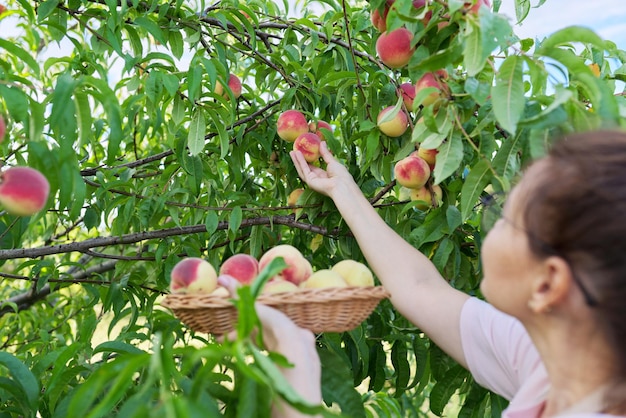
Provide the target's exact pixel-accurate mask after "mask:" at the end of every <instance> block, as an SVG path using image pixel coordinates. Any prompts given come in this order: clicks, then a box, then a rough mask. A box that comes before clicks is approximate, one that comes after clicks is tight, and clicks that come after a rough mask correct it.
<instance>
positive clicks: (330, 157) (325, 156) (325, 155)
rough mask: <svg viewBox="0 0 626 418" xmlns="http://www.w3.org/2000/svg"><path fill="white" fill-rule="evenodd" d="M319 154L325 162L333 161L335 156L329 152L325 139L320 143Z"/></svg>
mask: <svg viewBox="0 0 626 418" xmlns="http://www.w3.org/2000/svg"><path fill="white" fill-rule="evenodd" d="M320 155H321V156H322V158H323V159H324V162H326V164H329V163H331V162H334V161H335V157H334V156H333V154H332V152H330V150H329V149H328V143H327V142H326V141H322V143H321V144H320Z"/></svg>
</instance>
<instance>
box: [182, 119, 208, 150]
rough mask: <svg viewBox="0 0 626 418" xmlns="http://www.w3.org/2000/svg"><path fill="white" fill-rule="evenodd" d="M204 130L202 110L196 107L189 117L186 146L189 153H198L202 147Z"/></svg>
mask: <svg viewBox="0 0 626 418" xmlns="http://www.w3.org/2000/svg"><path fill="white" fill-rule="evenodd" d="M205 132H206V122H205V120H204V112H203V111H202V109H200V108H197V109H196V111H195V112H194V114H193V117H192V118H191V124H190V125H189V135H188V136H187V147H188V148H189V152H190V153H191V155H192V156H193V155H198V154H200V153H201V152H202V150H203V149H204V135H205Z"/></svg>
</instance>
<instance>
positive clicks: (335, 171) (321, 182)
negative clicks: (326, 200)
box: [289, 141, 356, 199]
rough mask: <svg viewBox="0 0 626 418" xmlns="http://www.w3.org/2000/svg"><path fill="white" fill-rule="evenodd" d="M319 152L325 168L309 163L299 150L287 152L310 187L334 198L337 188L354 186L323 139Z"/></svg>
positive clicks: (351, 179) (348, 174) (350, 177)
mask: <svg viewBox="0 0 626 418" xmlns="http://www.w3.org/2000/svg"><path fill="white" fill-rule="evenodd" d="M320 154H321V156H322V158H323V159H324V162H325V163H326V169H325V170H324V169H322V168H319V167H316V166H314V165H311V164H309V163H308V162H307V161H306V160H305V159H304V155H302V153H301V152H300V151H291V152H290V154H289V155H290V156H291V160H292V161H293V163H294V165H295V166H296V171H297V172H298V175H299V176H300V178H301V179H302V180H303V181H304V182H305V183H306V184H307V185H308V186H309V187H310V188H311V189H313V190H315V191H316V192H318V193H322V194H324V195H326V196H329V197H331V198H332V199H334V198H335V196H336V195H337V193H338V190H342V189H343V188H344V187H352V186H356V184H355V183H354V179H353V178H352V176H351V175H350V173H349V172H348V170H347V169H346V167H345V166H344V165H343V164H341V163H340V162H339V161H337V160H336V159H335V157H333V155H332V154H331V152H330V151H329V150H328V145H327V144H326V142H325V141H323V142H322V143H321V145H320ZM339 193H340V192H339Z"/></svg>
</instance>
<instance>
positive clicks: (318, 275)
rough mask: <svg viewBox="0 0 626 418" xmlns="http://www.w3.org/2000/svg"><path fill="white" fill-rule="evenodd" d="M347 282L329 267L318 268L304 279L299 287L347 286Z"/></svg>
mask: <svg viewBox="0 0 626 418" xmlns="http://www.w3.org/2000/svg"><path fill="white" fill-rule="evenodd" d="M347 286H348V283H346V281H345V280H344V279H343V277H341V276H340V275H339V273H337V272H335V271H332V270H330V269H323V270H318V271H316V272H315V273H313V274H311V276H310V277H309V278H308V279H306V280H305V281H304V282H302V284H300V287H301V288H302V289H321V288H326V287H347Z"/></svg>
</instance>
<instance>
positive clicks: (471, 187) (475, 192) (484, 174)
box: [461, 160, 493, 220]
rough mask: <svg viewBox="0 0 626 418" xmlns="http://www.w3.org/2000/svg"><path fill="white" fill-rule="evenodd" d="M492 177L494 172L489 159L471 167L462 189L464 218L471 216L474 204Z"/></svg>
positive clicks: (462, 212)
mask: <svg viewBox="0 0 626 418" xmlns="http://www.w3.org/2000/svg"><path fill="white" fill-rule="evenodd" d="M492 177H493V173H492V172H491V167H490V165H489V161H487V160H480V161H479V162H478V163H477V164H476V165H475V166H474V167H472V168H471V170H470V172H469V174H468V176H467V178H466V179H465V183H463V187H462V189H461V214H462V215H463V219H464V220H467V219H468V218H469V217H470V215H471V212H472V210H473V209H474V205H475V204H476V202H478V198H479V197H480V195H481V193H482V192H483V190H484V189H485V187H487V184H489V181H490V180H491V179H492Z"/></svg>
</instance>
